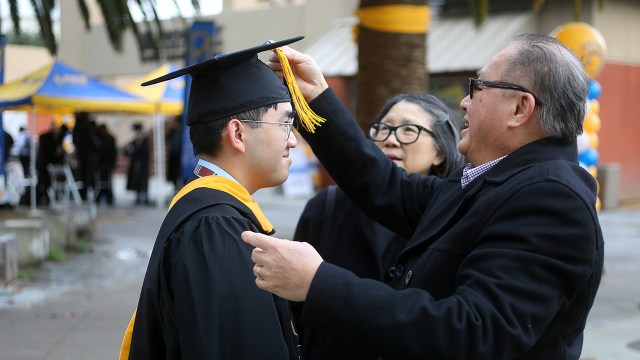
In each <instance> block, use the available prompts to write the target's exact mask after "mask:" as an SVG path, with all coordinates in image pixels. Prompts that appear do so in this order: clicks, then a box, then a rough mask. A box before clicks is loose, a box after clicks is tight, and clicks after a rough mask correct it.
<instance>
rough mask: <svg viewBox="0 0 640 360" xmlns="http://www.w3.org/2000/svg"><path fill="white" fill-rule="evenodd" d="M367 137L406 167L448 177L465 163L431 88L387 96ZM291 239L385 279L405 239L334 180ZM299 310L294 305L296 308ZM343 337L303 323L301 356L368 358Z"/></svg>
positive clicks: (336, 261) (309, 207)
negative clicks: (366, 211)
mask: <svg viewBox="0 0 640 360" xmlns="http://www.w3.org/2000/svg"><path fill="white" fill-rule="evenodd" d="M369 137H370V138H371V140H373V141H374V142H375V144H376V145H378V147H379V148H380V150H381V151H382V152H384V153H385V155H386V156H387V157H389V159H391V160H393V162H394V163H395V164H396V165H397V166H399V167H401V168H403V169H405V170H406V171H407V172H408V173H417V174H422V175H435V176H438V177H446V176H448V175H449V174H450V173H452V172H453V171H455V170H457V169H458V168H459V167H461V166H462V163H463V161H462V158H461V155H460V153H459V152H458V150H457V148H456V146H457V143H458V139H459V137H458V132H457V130H456V129H455V127H454V126H453V124H452V122H451V119H450V112H449V109H448V108H447V106H446V105H445V104H444V103H443V102H442V101H440V100H439V99H438V98H437V97H435V96H433V95H430V94H426V93H411V94H400V95H396V96H395V97H393V98H391V99H390V100H389V101H387V103H386V104H385V105H384V106H383V107H382V109H381V110H380V113H379V114H378V116H377V118H376V119H375V121H374V122H373V123H371V125H370V126H369ZM294 240H299V241H306V242H309V243H310V244H311V245H313V246H314V247H315V248H316V249H317V251H318V252H319V253H320V255H321V256H322V258H323V259H324V260H325V261H328V262H330V263H332V264H335V265H338V266H341V267H344V268H346V269H349V270H351V271H353V272H354V273H355V274H356V275H358V276H359V277H362V278H370V279H376V280H381V281H384V280H388V277H389V276H390V275H389V272H390V271H393V269H392V265H393V264H395V259H396V257H397V255H398V254H399V252H400V251H401V250H402V249H403V247H404V245H405V244H406V242H407V239H405V238H402V237H400V236H399V235H396V234H394V233H393V232H392V231H391V230H389V229H387V228H385V227H384V226H382V225H380V224H378V223H376V222H375V221H373V220H372V219H371V218H370V217H368V216H367V215H366V214H364V213H363V212H362V211H360V210H359V209H358V208H357V206H356V205H355V204H354V203H353V202H351V200H349V198H348V197H347V196H346V195H345V193H344V192H343V191H342V190H340V188H338V187H336V186H332V187H329V188H326V189H323V190H322V191H320V192H319V193H318V194H317V195H316V196H315V197H314V198H313V199H311V200H310V201H309V202H308V203H307V206H306V207H305V209H304V211H303V213H302V215H301V217H300V220H299V222H298V226H297V228H296V232H295V235H294ZM300 311H301V307H295V306H294V314H298V313H299V312H300ZM296 318H297V316H296ZM344 340H345V339H340V338H333V337H332V336H330V334H327V333H326V332H325V333H322V334H320V333H317V332H315V331H312V330H310V329H308V330H305V329H301V343H302V344H301V345H302V352H303V358H304V359H337V358H340V359H342V358H349V359H358V358H371V356H372V354H368V353H367V349H363V348H361V347H359V348H357V347H351V346H350V345H349V343H348V342H346V341H344Z"/></svg>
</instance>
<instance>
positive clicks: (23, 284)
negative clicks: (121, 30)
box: [0, 190, 640, 360]
mask: <svg viewBox="0 0 640 360" xmlns="http://www.w3.org/2000/svg"><path fill="white" fill-rule="evenodd" d="M255 197H256V199H257V201H258V202H259V203H260V204H261V206H262V208H263V210H264V212H265V213H266V215H267V217H268V218H269V219H270V220H271V221H272V223H273V224H274V226H275V228H276V230H277V233H276V236H279V237H284V238H291V235H292V233H293V230H294V227H295V223H296V221H297V219H298V216H299V214H300V212H301V211H302V209H303V207H304V204H305V203H306V200H307V199H306V198H293V199H292V198H286V197H284V196H283V195H282V194H279V193H277V192H275V191H273V190H261V191H260V192H258V193H257V194H256V196H255ZM127 201H128V199H126V198H125V199H124V200H122V199H121V200H120V202H121V203H119V204H118V205H117V206H116V207H114V208H103V207H99V208H98V212H97V213H98V218H97V224H96V236H95V239H94V241H93V242H92V244H91V251H90V252H87V253H80V254H74V255H71V256H70V257H69V258H68V259H67V260H66V261H64V262H61V263H46V264H45V265H44V266H43V268H42V270H41V271H39V272H38V274H37V275H36V276H34V277H33V278H30V279H27V280H20V281H17V282H16V283H15V284H12V285H11V286H8V287H5V288H0V349H1V350H0V359H3V360H32V359H33V360H36V359H38V360H102V359H104V360H107V359H108V360H113V359H116V358H117V356H118V351H119V348H120V342H121V338H122V334H123V331H124V329H125V327H126V325H127V323H128V320H129V318H130V316H131V313H132V311H133V309H134V308H135V307H136V303H137V298H138V293H139V289H140V285H141V283H142V278H143V276H144V271H145V269H146V264H147V261H148V257H149V255H150V251H151V248H152V245H153V241H154V240H155V236H156V234H157V231H158V229H159V227H160V223H161V222H162V219H163V217H164V214H165V211H166V210H164V209H157V208H155V207H131V206H130V205H129V203H127ZM601 222H602V226H603V229H604V232H605V240H606V260H605V271H606V272H605V276H604V277H603V281H602V285H601V288H600V291H599V293H598V297H597V300H596V304H595V306H594V308H593V311H592V313H591V316H590V319H589V323H588V327H587V331H586V338H585V344H584V351H583V359H585V360H586V359H589V360H596V359H597V360H618V359H620V360H636V359H637V360H640V349H637V350H635V349H633V347H632V346H630V345H633V343H634V342H640V285H638V284H639V282H638V277H639V275H640V208H638V209H620V210H616V211H604V212H602V213H601ZM638 347H639V348H640V346H638Z"/></svg>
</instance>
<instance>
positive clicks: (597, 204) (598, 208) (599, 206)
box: [596, 197, 602, 212]
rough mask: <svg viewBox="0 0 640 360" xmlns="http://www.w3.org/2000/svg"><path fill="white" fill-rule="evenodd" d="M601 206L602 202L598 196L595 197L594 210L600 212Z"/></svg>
mask: <svg viewBox="0 0 640 360" xmlns="http://www.w3.org/2000/svg"><path fill="white" fill-rule="evenodd" d="M601 208H602V203H601V202H600V198H599V197H597V198H596V212H600V209H601Z"/></svg>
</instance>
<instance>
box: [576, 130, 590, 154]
mask: <svg viewBox="0 0 640 360" xmlns="http://www.w3.org/2000/svg"><path fill="white" fill-rule="evenodd" d="M576 140H577V142H578V154H582V153H583V152H585V151H587V150H588V149H589V143H590V137H589V134H587V133H586V132H583V133H582V134H580V135H578V138H577V139H576Z"/></svg>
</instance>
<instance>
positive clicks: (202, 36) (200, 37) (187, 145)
mask: <svg viewBox="0 0 640 360" xmlns="http://www.w3.org/2000/svg"><path fill="white" fill-rule="evenodd" d="M216 31H217V29H216V27H215V24H214V23H213V22H212V21H206V22H205V21H196V22H194V23H193V25H191V29H190V31H189V44H188V49H187V56H186V61H185V66H189V65H193V64H196V63H199V62H201V61H204V60H207V59H209V58H211V57H213V55H214V54H213V53H214V38H215V36H216ZM190 89H191V76H185V86H184V111H183V112H182V151H181V156H180V175H181V176H182V180H183V181H184V182H186V181H187V179H189V177H190V176H191V174H193V169H194V168H195V167H196V163H197V158H196V157H195V156H193V144H191V139H190V138H189V127H188V126H187V111H188V104H189V90H190Z"/></svg>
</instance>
